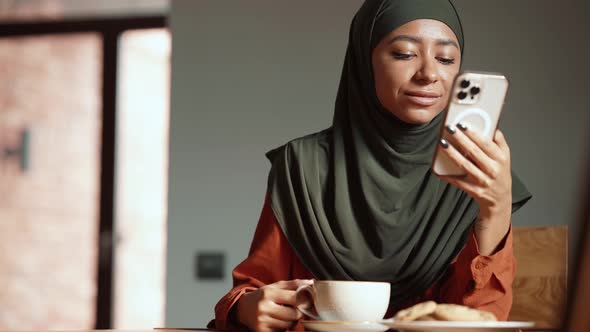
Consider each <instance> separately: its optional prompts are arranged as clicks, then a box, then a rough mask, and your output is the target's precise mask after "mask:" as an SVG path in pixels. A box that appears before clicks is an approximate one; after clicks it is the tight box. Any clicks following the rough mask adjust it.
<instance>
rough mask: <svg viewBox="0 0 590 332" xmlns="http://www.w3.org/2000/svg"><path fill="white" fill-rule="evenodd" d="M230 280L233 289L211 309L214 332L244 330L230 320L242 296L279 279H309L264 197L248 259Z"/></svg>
mask: <svg viewBox="0 0 590 332" xmlns="http://www.w3.org/2000/svg"><path fill="white" fill-rule="evenodd" d="M232 277H233V282H234V288H233V289H231V290H230V291H229V292H228V293H227V294H226V295H225V296H224V297H222V298H221V300H219V302H218V303H217V305H216V306H215V329H218V330H234V331H235V330H243V329H245V327H244V326H240V325H239V324H238V323H237V322H236V321H235V319H233V317H232V314H233V312H232V308H233V306H234V305H235V304H236V303H237V302H238V300H239V298H240V296H242V295H243V294H244V293H246V292H249V291H253V290H256V289H258V288H260V287H262V286H264V285H267V284H272V283H274V282H277V281H280V280H291V279H303V278H305V279H309V278H310V274H309V272H307V271H306V270H305V269H304V268H302V266H301V263H299V261H298V259H297V258H296V256H295V255H294V252H293V250H292V249H291V246H290V244H289V242H288V240H287V239H286V237H285V236H284V235H283V231H282V230H281V228H280V226H279V224H278V223H277V221H276V217H275V215H274V212H273V211H272V208H271V207H270V201H269V199H268V197H266V198H265V201H264V207H263V208H262V213H261V215H260V220H259V221H258V226H257V227H256V232H255V233H254V239H253V240H252V245H251V247H250V252H249V254H248V257H247V258H246V259H245V260H244V261H243V262H241V263H240V264H239V265H238V266H236V268H235V269H234V270H233V272H232Z"/></svg>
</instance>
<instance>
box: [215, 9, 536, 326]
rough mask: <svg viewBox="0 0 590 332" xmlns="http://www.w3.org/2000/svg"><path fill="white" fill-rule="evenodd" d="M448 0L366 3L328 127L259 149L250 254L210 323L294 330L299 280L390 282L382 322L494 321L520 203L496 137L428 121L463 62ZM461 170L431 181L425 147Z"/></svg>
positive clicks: (510, 263) (510, 270)
mask: <svg viewBox="0 0 590 332" xmlns="http://www.w3.org/2000/svg"><path fill="white" fill-rule="evenodd" d="M462 50H463V31H462V28H461V23H460V20H459V17H458V15H457V13H456V11H455V9H454V7H453V6H452V4H451V3H450V2H448V1H441V0H367V1H365V3H364V4H363V6H362V7H361V8H360V9H359V11H358V12H357V14H356V15H355V18H354V20H353V22H352V24H351V29H350V35H349V43H348V48H347V52H346V58H345V62H344V68H343V71H342V76H341V80H340V87H339V90H338V95H337V98H336V104H335V113H334V119H333V124H332V126H331V127H330V128H328V129H326V130H324V131H322V132H319V133H315V134H312V135H309V136H306V137H303V138H299V139H296V140H293V141H291V142H289V143H288V144H286V145H284V146H282V147H280V148H277V149H275V150H273V151H271V152H269V153H268V154H267V156H268V158H269V159H270V160H271V162H272V168H271V171H270V174H269V182H268V192H267V196H266V200H265V204H264V207H263V210H262V215H261V217H260V221H259V223H258V226H257V230H256V233H255V236H254V240H253V242H252V247H251V250H250V254H249V256H248V258H247V259H246V260H244V261H243V262H242V263H241V264H240V265H238V266H237V267H236V268H235V270H234V272H233V277H234V286H235V287H234V288H233V289H232V290H231V291H230V292H229V293H228V294H227V295H226V296H225V297H223V298H222V299H221V300H220V301H219V303H218V304H217V306H216V309H215V313H216V319H215V327H216V328H217V329H236V328H240V327H242V328H244V327H247V328H249V329H252V330H257V331H273V330H284V329H299V328H301V326H300V325H299V324H297V321H298V320H299V319H301V318H302V316H301V314H300V313H299V312H298V311H297V310H296V309H294V308H293V304H294V293H295V289H296V288H297V287H299V286H301V285H304V284H309V283H311V281H310V280H309V279H336V280H379V281H388V282H390V283H391V290H392V291H391V295H392V296H391V302H390V314H391V313H394V312H395V311H397V310H398V309H400V308H403V307H406V306H408V305H411V304H413V303H416V302H419V301H424V300H427V299H433V300H435V301H438V302H447V303H459V304H465V305H468V306H471V307H475V308H479V309H484V310H488V311H490V312H492V313H494V314H495V315H496V316H497V317H498V318H499V319H506V318H507V316H508V312H509V310H510V306H511V303H512V293H511V285H512V280H513V278H514V272H515V266H514V265H515V264H514V258H513V255H512V237H511V234H512V233H511V227H510V221H511V213H512V212H513V211H515V210H516V209H518V208H519V207H521V206H522V205H523V204H524V203H525V202H526V201H527V200H528V199H529V198H530V194H529V193H528V191H527V190H526V188H525V187H524V186H523V185H522V183H521V182H520V181H519V180H518V178H516V177H515V176H513V175H511V169H510V153H509V148H508V144H507V143H506V141H505V139H504V136H503V135H502V133H501V132H500V131H499V130H498V131H497V132H496V134H495V136H494V139H493V141H486V140H483V139H482V138H481V137H480V136H478V135H477V134H476V133H474V132H472V131H470V130H469V128H467V127H465V126H459V130H457V128H447V130H449V132H451V133H453V138H454V144H455V146H457V148H458V149H461V150H463V151H466V152H467V153H469V155H470V159H469V160H468V159H466V158H465V157H463V156H462V155H461V154H460V153H458V152H457V150H456V149H455V148H454V147H453V146H449V145H448V144H447V143H446V142H438V135H439V133H440V126H441V125H442V118H443V115H442V114H441V112H442V110H443V109H444V107H445V105H446V102H447V100H448V98H449V94H450V91H451V88H452V81H453V78H454V77H455V75H456V74H457V73H458V71H459V68H460V66H461V61H462ZM438 143H440V144H441V145H442V146H443V147H445V149H444V151H445V153H447V154H448V155H449V157H450V158H451V159H452V160H454V161H455V162H456V163H457V164H458V165H460V166H461V167H462V168H463V169H464V170H465V171H466V172H467V174H468V175H467V177H465V178H461V179H458V178H437V177H436V176H435V175H434V174H433V173H432V172H431V170H430V163H431V160H432V155H433V153H434V149H435V148H436V144H438Z"/></svg>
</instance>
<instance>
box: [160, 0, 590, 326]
mask: <svg viewBox="0 0 590 332" xmlns="http://www.w3.org/2000/svg"><path fill="white" fill-rule="evenodd" d="M573 1H574V0H567V1H561V2H559V3H560V6H559V8H556V2H555V1H552V0H526V1H525V0H519V1H507V0H502V1H473V0H457V1H455V3H456V4H457V7H458V8H459V10H460V12H461V13H462V14H463V21H464V26H465V30H466V40H467V48H466V62H465V66H464V68H466V69H486V70H495V71H502V72H505V73H506V74H507V75H508V76H509V78H510V80H511V90H510V93H509V99H508V101H507V105H506V108H505V112H504V119H503V122H502V128H503V129H504V130H505V132H506V134H507V135H508V138H509V143H510V144H511V147H512V151H513V164H514V167H515V168H516V169H517V171H518V172H519V174H521V176H522V178H523V179H524V180H525V182H526V183H527V185H528V186H529V188H530V189H531V191H532V192H533V194H534V198H533V200H532V201H531V202H530V204H528V205H527V206H526V207H525V208H524V209H523V210H522V211H521V212H519V213H518V214H517V215H516V217H515V220H514V222H515V223H516V224H518V225H525V224H527V225H543V224H567V223H569V222H570V221H572V220H573V217H574V216H575V212H576V211H575V207H576V204H575V203H576V202H577V197H576V192H577V191H578V188H577V184H578V183H577V182H576V181H577V179H578V178H577V176H578V174H579V173H580V171H581V165H582V164H581V163H580V158H581V157H582V155H583V153H585V152H587V150H588V148H589V147H590V145H589V144H588V143H587V142H588V141H589V138H590V136H589V135H588V134H587V133H586V130H587V129H588V124H589V123H590V112H588V106H587V103H586V99H587V98H586V94H585V93H584V92H585V91H583V89H584V88H585V84H584V83H585V82H584V81H583V79H586V78H588V77H590V76H589V75H588V74H589V72H588V66H587V65H586V63H585V60H586V59H588V48H587V46H586V45H585V43H584V41H585V38H583V37H585V36H583V35H582V31H583V30H582V20H585V19H586V18H585V17H582V14H581V11H580V10H575V9H574V8H572V6H571V5H568V3H573ZM360 3H361V1H359V0H338V1H317V0H315V1H313V0H304V1H302V0H300V1H285V0H283V1H277V0H264V1H263V0H256V1H254V0H253V1H232V2H227V1H219V0H216V1H215V0H201V1H189V0H173V1H172V10H171V16H170V26H171V30H172V34H173V57H172V58H173V59H172V92H171V99H172V104H171V119H170V120H171V123H170V179H169V186H170V188H169V195H170V196H169V207H168V209H169V221H168V255H167V264H168V266H167V296H166V301H167V306H166V323H167V325H168V326H191V327H196V326H204V325H205V324H206V323H207V321H208V320H209V319H211V318H212V317H213V306H214V305H215V303H216V302H217V300H218V299H219V298H220V297H221V296H222V295H223V294H225V292H227V291H228V290H229V289H230V288H231V278H230V276H229V274H230V272H231V269H232V268H233V267H234V266H235V265H236V264H238V263H239V262H240V261H241V260H242V259H243V258H245V256H246V254H247V251H248V248H249V245H250V241H251V238H252V235H253V231H254V227H255V225H256V222H257V220H258V216H259V213H260V208H261V205H262V201H263V198H264V193H265V187H266V176H267V172H268V169H269V164H268V162H267V161H266V159H265V158H264V153H265V152H266V151H267V150H269V149H271V148H273V147H275V146H278V145H280V144H282V143H284V142H286V141H287V140H289V139H291V138H294V137H298V136H301V135H303V134H306V133H310V132H313V131H317V130H319V129H322V128H325V127H327V126H329V124H330V122H331V117H332V108H333V102H334V98H335V93H336V89H337V84H338V81H339V74H340V70H341V65H342V62H343V57H344V52H345V47H346V41H347V37H348V25H349V22H350V19H351V18H352V15H353V14H354V12H355V11H356V9H357V7H358V6H359V5H360ZM584 24H585V26H586V29H585V30H584V31H588V29H587V26H588V24H587V23H584ZM577 44H580V46H579V47H578V45H577ZM198 250H223V251H225V252H226V253H227V257H228V258H227V260H226V273H227V274H226V279H225V280H223V281H222V282H197V281H196V280H195V279H194V256H195V253H196V252H197V251H198Z"/></svg>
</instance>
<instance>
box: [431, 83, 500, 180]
mask: <svg viewBox="0 0 590 332" xmlns="http://www.w3.org/2000/svg"><path fill="white" fill-rule="evenodd" d="M507 90H508V80H507V79H506V77H505V76H504V75H502V74H499V73H485V72H474V71H465V72H461V73H459V75H457V77H456V78H455V81H454V82H453V92H452V94H451V96H450V97H449V103H448V106H447V111H446V115H445V120H444V124H443V127H442V128H441V135H440V136H441V138H444V139H445V140H446V141H447V142H451V141H452V139H451V138H450V137H449V136H450V134H449V133H448V132H447V131H446V130H445V127H446V126H447V125H450V126H451V127H453V128H456V125H457V124H458V123H460V122H461V123H463V124H465V125H466V126H467V128H468V130H475V131H477V132H479V133H480V134H481V135H482V136H484V137H486V138H488V139H490V140H491V139H493V137H494V133H495V132H496V128H497V127H498V121H499V119H500V114H501V113H502V107H503V105H504V99H505V97H506V92H507ZM441 149H442V147H441V146H440V144H438V145H437V148H436V152H435V153H434V159H433V163H432V171H433V172H434V173H435V174H438V175H447V176H463V175H465V172H464V171H463V170H462V169H461V168H459V167H458V166H457V165H456V164H455V163H454V162H453V161H452V160H451V159H449V157H447V155H446V154H445V153H444V152H443V151H442V150H441Z"/></svg>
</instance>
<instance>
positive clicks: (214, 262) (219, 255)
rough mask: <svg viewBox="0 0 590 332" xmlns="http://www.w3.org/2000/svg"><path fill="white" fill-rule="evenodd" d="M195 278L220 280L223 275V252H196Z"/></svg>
mask: <svg viewBox="0 0 590 332" xmlns="http://www.w3.org/2000/svg"><path fill="white" fill-rule="evenodd" d="M195 265H196V271H195V272H196V278H197V280H221V279H223V275H224V265H225V254H224V253H223V252H219V251H217V252H216V251H209V252H197V256H196V264H195Z"/></svg>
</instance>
